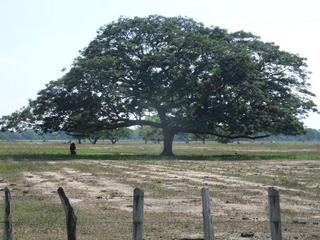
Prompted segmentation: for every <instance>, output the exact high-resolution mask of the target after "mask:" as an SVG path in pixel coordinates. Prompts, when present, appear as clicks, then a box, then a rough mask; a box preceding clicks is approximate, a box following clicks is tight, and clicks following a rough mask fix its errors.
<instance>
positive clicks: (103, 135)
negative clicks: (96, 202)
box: [0, 126, 320, 144]
mask: <svg viewBox="0 0 320 240" xmlns="http://www.w3.org/2000/svg"><path fill="white" fill-rule="evenodd" d="M84 139H87V140H88V141H89V142H91V143H92V144H95V143H97V142H98V141H99V140H109V141H110V142H111V143H112V144H115V143H117V142H118V141H119V140H120V139H124V140H128V139H132V140H143V141H144V143H145V144H147V143H160V142H162V141H163V136H162V133H161V131H160V130H159V129H157V128H152V127H150V126H141V127H137V128H135V129H130V128H124V129H119V130H117V129H116V130H110V131H100V132H95V133H94V132H93V133H88V134H82V135H77V134H76V133H75V134H74V135H68V134H66V133H64V132H55V133H45V134H44V133H42V134H40V133H37V132H35V131H34V130H31V129H28V130H26V131H22V132H10V131H3V132H0V141H1V140H2V141H18V140H30V141H48V140H64V141H78V142H81V141H82V140H84ZM175 140H176V141H184V142H186V143H189V142H190V141H199V142H202V143H206V141H217V142H221V143H228V142H229V141H224V139H219V138H216V137H214V136H211V135H199V134H197V135H196V134H186V133H181V134H177V135H176V136H175ZM238 140H239V139H238ZM240 140H241V139H240ZM234 141H237V139H235V140H234ZM259 141H275V142H278V141H300V142H304V141H320V130H316V129H312V128H306V132H305V134H302V135H296V136H290V135H277V136H270V137H266V138H263V139H259Z"/></svg>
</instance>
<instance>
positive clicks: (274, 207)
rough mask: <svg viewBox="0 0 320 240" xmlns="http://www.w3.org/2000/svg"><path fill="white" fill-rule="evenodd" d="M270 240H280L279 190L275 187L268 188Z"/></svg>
mask: <svg viewBox="0 0 320 240" xmlns="http://www.w3.org/2000/svg"><path fill="white" fill-rule="evenodd" d="M268 197H269V209H270V224H271V239H272V240H282V232H281V217H280V199H279V190H278V189H277V188H275V187H269V188H268Z"/></svg>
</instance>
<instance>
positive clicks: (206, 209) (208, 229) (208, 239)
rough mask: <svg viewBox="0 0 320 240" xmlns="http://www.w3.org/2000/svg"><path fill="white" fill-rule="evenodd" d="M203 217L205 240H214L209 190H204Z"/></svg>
mask: <svg viewBox="0 0 320 240" xmlns="http://www.w3.org/2000/svg"><path fill="white" fill-rule="evenodd" d="M201 193H202V215H203V232H204V240H214V233H213V217H212V215H211V200H210V193H209V189H208V188H206V187H204V188H202V191H201Z"/></svg>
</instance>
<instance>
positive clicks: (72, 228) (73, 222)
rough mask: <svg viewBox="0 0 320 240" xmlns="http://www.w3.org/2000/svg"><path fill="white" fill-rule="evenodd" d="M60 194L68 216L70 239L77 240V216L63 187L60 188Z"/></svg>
mask: <svg viewBox="0 0 320 240" xmlns="http://www.w3.org/2000/svg"><path fill="white" fill-rule="evenodd" d="M58 194H59V197H60V200H61V203H62V205H63V208H64V212H65V214H66V218H67V234H68V240H76V227H77V217H76V215H75V214H74V211H73V208H72V206H71V204H70V201H69V199H68V198H67V196H66V194H65V193H64V190H63V188H62V187H59V188H58Z"/></svg>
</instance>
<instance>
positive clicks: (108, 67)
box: [28, 16, 317, 155]
mask: <svg viewBox="0 0 320 240" xmlns="http://www.w3.org/2000/svg"><path fill="white" fill-rule="evenodd" d="M307 80H308V71H307V65H306V61H305V59H304V58H301V57H299V56H298V55H296V54H292V53H289V52H286V51H283V50H281V49H280V48H279V47H278V46H277V45H275V44H274V43H268V42H263V41H262V40H260V38H259V37H258V36H255V35H253V34H251V33H247V32H243V31H240V32H234V33H230V32H228V31H226V30H224V29H221V28H218V27H206V26H204V25H203V24H201V23H198V22H195V21H194V20H192V19H189V18H183V17H170V18H167V17H162V16H149V17H146V18H140V17H135V18H120V19H119V20H117V21H115V22H112V23H110V24H107V25H105V26H103V27H101V28H100V30H99V31H98V35H97V37H96V38H95V39H94V40H93V41H92V42H90V44H89V45H88V46H87V47H86V48H85V49H83V51H81V53H80V56H79V57H78V58H76V59H75V60H74V63H73V65H72V67H71V69H70V70H69V71H68V72H66V73H65V74H64V76H63V77H62V78H61V79H58V80H56V81H51V82H50V83H49V84H47V86H46V87H45V89H43V90H41V91H40V92H39V93H38V97H37V98H36V99H35V100H33V101H31V102H30V106H29V107H28V109H29V110H30V112H31V116H32V117H33V123H34V127H35V128H38V129H41V130H43V131H59V130H63V131H66V132H88V131H100V130H108V129H116V128H122V127H129V126H134V125H147V126H152V127H156V128H160V129H162V130H163V134H164V149H163V153H162V154H163V155H172V154H173V152H172V141H173V138H174V135H175V134H176V133H179V132H184V133H193V134H212V135H215V136H218V137H226V138H237V137H248V138H259V137H263V136H268V135H270V134H280V133H282V134H299V133H302V132H303V130H304V128H303V123H302V118H303V117H304V116H306V114H307V113H308V112H310V111H317V110H316V107H315V104H314V102H313V101H312V97H313V96H314V95H313V94H312V93H311V92H310V91H309V90H308V89H309V84H308V82H307ZM150 115H153V116H157V118H158V119H159V121H152V120H149V119H146V116H150Z"/></svg>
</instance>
